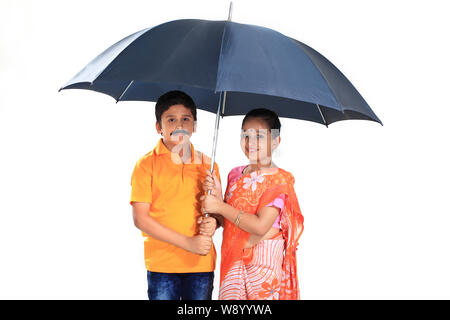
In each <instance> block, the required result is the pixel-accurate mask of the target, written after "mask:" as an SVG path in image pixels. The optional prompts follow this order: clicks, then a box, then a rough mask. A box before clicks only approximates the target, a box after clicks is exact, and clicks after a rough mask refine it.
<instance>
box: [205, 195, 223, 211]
mask: <svg viewBox="0 0 450 320" xmlns="http://www.w3.org/2000/svg"><path fill="white" fill-rule="evenodd" d="M200 200H201V201H202V212H203V213H204V214H205V213H217V214H220V212H219V211H220V207H221V205H222V204H223V200H221V199H219V198H217V197H216V196H213V195H204V196H201V197H200Z"/></svg>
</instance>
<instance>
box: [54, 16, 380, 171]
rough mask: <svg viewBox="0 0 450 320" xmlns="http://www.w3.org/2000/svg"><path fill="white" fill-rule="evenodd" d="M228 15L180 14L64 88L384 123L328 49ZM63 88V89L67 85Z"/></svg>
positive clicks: (117, 47)
mask: <svg viewBox="0 0 450 320" xmlns="http://www.w3.org/2000/svg"><path fill="white" fill-rule="evenodd" d="M230 20H231V19H230V18H229V20H228V21H207V20H192V19H190V20H176V21H171V22H167V23H164V24H161V25H158V26H156V27H153V28H148V29H144V30H141V31H139V32H136V33H134V34H132V35H130V36H128V37H126V38H124V39H122V40H121V41H119V42H117V43H116V44H114V45H112V46H111V47H110V48H108V49H107V50H106V51H104V52H103V53H101V54H100V55H99V56H97V57H96V58H95V59H94V60H92V61H91V62H90V63H89V64H88V65H87V66H86V67H85V68H84V69H83V70H81V71H80V72H79V73H78V74H77V75H76V76H75V77H73V78H72V79H71V80H70V81H69V82H68V83H67V84H65V85H64V86H63V87H62V88H61V89H88V90H94V91H98V92H102V93H105V94H107V95H110V96H111V97H113V98H114V99H116V101H117V102H118V101H125V100H141V101H142V100H144V101H156V100H157V99H158V97H159V96H160V95H162V94H163V93H165V92H167V91H169V90H182V91H184V92H186V93H187V94H189V95H190V96H191V97H192V98H193V99H194V101H195V102H196V104H197V106H198V108H200V109H203V110H206V111H211V112H215V113H216V114H217V117H216V131H215V137H214V146H213V155H212V158H213V161H212V164H211V168H213V163H214V157H215V150H216V143H217V130H218V126H219V119H220V116H228V115H243V114H246V113H247V112H248V111H250V110H251V109H254V108H261V107H264V108H268V109H271V110H273V111H275V112H276V113H277V114H278V115H279V116H281V117H287V118H296V119H303V120H308V121H314V122H317V123H321V124H324V125H326V126H328V125H329V124H330V123H333V122H336V121H340V120H347V119H363V120H372V121H376V122H378V123H380V124H381V121H380V119H378V117H377V116H376V115H375V113H374V112H373V111H372V110H371V109H370V107H369V105H368V104H367V103H366V102H365V101H364V99H363V98H362V96H361V95H360V94H359V93H358V91H357V90H356V89H355V88H354V87H353V85H352V84H351V83H350V81H348V80H347V78H346V77H345V76H344V75H343V74H342V73H341V72H340V71H339V70H338V69H337V68H336V67H335V66H334V65H333V64H332V63H331V62H329V61H328V60H327V59H326V58H325V57H323V56H322V55H321V54H320V53H318V52H317V51H315V50H314V49H312V48H310V47H308V46H307V45H305V44H303V43H301V42H300V41H297V40H295V39H292V38H289V37H287V36H284V35H283V34H281V33H279V32H276V31H274V30H271V29H268V28H264V27H259V26H254V25H248V24H240V23H235V22H231V21H230ZM61 89H60V90H61Z"/></svg>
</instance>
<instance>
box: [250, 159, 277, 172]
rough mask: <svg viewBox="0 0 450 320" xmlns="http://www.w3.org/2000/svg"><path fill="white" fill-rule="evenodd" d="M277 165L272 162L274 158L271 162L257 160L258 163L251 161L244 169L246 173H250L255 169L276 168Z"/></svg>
mask: <svg viewBox="0 0 450 320" xmlns="http://www.w3.org/2000/svg"><path fill="white" fill-rule="evenodd" d="M275 167H276V165H275V164H274V163H273V162H272V160H270V162H269V163H264V164H263V163H261V162H259V161H258V162H257V163H250V164H249V165H248V166H247V167H246V168H245V169H244V173H245V174H248V173H251V172H254V171H258V170H262V169H268V168H275Z"/></svg>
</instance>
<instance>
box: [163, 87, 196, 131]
mask: <svg viewBox="0 0 450 320" xmlns="http://www.w3.org/2000/svg"><path fill="white" fill-rule="evenodd" d="M176 104H182V105H183V106H185V107H186V108H188V109H190V110H191V113H192V116H193V117H194V121H197V107H196V105H195V103H194V100H192V98H191V97H190V96H189V95H187V94H186V93H184V92H183V91H178V90H174V91H169V92H166V93H164V94H163V95H162V96H160V97H159V98H158V101H157V102H156V106H155V117H156V121H158V123H159V124H160V125H161V116H162V114H163V113H164V111H167V110H168V109H169V108H170V107H171V106H173V105H176Z"/></svg>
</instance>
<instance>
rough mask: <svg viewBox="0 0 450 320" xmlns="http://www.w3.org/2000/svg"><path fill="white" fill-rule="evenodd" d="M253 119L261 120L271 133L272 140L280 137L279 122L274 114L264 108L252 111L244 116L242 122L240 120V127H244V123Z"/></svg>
mask: <svg viewBox="0 0 450 320" xmlns="http://www.w3.org/2000/svg"><path fill="white" fill-rule="evenodd" d="M255 118H258V119H261V120H263V121H264V122H265V123H266V124H267V127H268V128H269V129H270V132H271V133H272V139H275V138H276V137H278V136H279V135H280V130H281V122H280V119H279V118H278V115H277V114H276V113H275V112H273V111H272V110H269V109H264V108H258V109H253V110H251V111H249V112H248V113H247V114H246V115H245V117H244V120H242V127H244V123H245V121H247V120H248V119H255Z"/></svg>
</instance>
